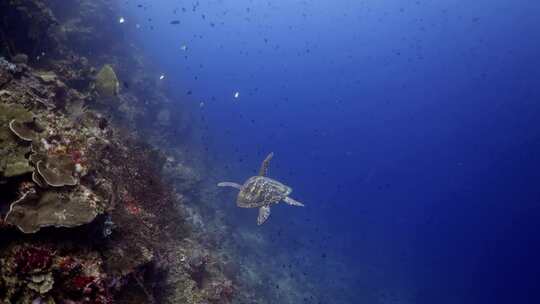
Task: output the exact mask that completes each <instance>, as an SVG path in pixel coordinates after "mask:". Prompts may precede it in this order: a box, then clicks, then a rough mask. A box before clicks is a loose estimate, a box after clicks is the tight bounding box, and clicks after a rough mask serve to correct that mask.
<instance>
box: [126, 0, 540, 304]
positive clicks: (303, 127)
mask: <svg viewBox="0 0 540 304" xmlns="http://www.w3.org/2000/svg"><path fill="white" fill-rule="evenodd" d="M123 7H124V9H125V12H124V13H125V16H127V17H126V22H125V23H124V24H123V26H126V27H132V28H136V31H137V33H138V34H137V39H136V41H134V43H136V44H137V45H139V46H141V47H142V48H144V50H145V52H146V54H147V56H149V57H150V58H153V60H154V62H155V64H156V69H157V70H161V71H162V73H163V74H164V75H165V79H163V80H162V81H164V82H165V83H166V86H167V87H168V88H169V89H170V90H171V91H173V92H174V93H175V94H176V96H178V98H177V99H178V100H177V103H178V106H179V107H183V108H185V109H186V111H189V113H190V115H192V116H193V117H196V118H197V121H198V123H197V128H198V129H197V130H196V132H197V134H198V136H199V137H200V140H201V142H202V143H203V144H204V145H205V147H206V148H207V149H208V151H207V153H208V155H207V157H208V158H209V159H210V160H211V162H212V164H213V168H214V169H215V172H214V173H210V175H213V176H214V177H215V178H216V180H217V181H220V180H229V181H237V182H242V181H244V180H245V179H247V177H249V176H251V175H254V174H255V173H256V172H257V170H258V167H259V164H260V162H261V161H262V159H264V157H265V156H266V154H268V153H269V152H271V151H272V152H274V153H275V157H274V159H273V160H272V164H271V167H270V170H269V175H270V176H271V177H273V178H276V179H278V180H280V181H282V182H284V183H286V184H287V185H290V186H291V187H292V188H293V189H294V191H293V193H292V195H291V196H292V197H294V198H295V199H297V200H299V201H302V202H304V203H305V204H306V207H305V208H293V207H289V206H286V205H284V204H280V205H278V206H276V207H274V208H273V210H272V215H271V217H270V219H269V220H268V222H267V223H266V224H265V225H263V226H261V227H257V226H256V225H255V219H256V211H255V210H245V209H234V208H229V209H228V210H229V212H228V217H229V219H230V223H233V224H234V225H236V226H237V227H238V229H244V230H250V231H251V230H255V231H256V233H258V234H261V235H262V236H264V237H265V238H267V239H270V240H272V244H273V245H272V246H273V250H275V252H271V253H269V257H271V256H272V255H275V256H277V255H279V256H290V259H291V261H292V262H293V263H294V264H295V266H294V267H297V268H296V269H299V271H300V270H301V271H302V272H305V274H304V275H299V276H298V277H297V280H300V281H301V284H300V285H304V283H305V284H308V283H307V282H311V283H309V285H310V286H316V287H317V288H318V289H319V290H324V292H321V294H322V295H319V298H318V299H317V300H314V299H308V300H307V303H319V302H320V303H540V288H539V287H540V283H539V282H540V262H539V257H540V236H539V235H540V234H539V232H540V229H539V228H540V221H539V219H540V128H539V126H540V124H539V122H540V56H539V54H540V25H539V22H540V21H539V20H540V19H538V16H539V14H540V2H539V3H537V2H534V1H525V0H490V1H487V0H478V1H474V2H472V1H450V0H438V1H406V2H405V1H391V0H366V1H352V0H337V1H329V0H328V1H322V0H321V1H247V0H236V1H224V0H221V1H220V0H216V1H173V0H167V1H166V0H162V1H125V4H124V5H123ZM173 20H178V21H179V24H171V21H173ZM184 45H185V46H186V48H185V50H182V46H184ZM158 77H159V75H156V78H158ZM235 92H239V97H238V98H234V93H235ZM201 103H203V106H201ZM220 193H222V195H223V197H222V200H221V201H219V202H215V203H216V208H224V207H223V205H224V204H230V205H231V206H234V194H233V193H232V192H230V191H225V190H223V191H222V192H220ZM231 210H232V211H231ZM245 254H246V255H249V254H250V253H249V252H246V253H245ZM276 271H277V270H276Z"/></svg>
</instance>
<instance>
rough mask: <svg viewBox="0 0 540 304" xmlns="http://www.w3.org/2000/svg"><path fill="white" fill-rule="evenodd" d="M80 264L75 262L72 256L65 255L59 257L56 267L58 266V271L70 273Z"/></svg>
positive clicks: (79, 266)
mask: <svg viewBox="0 0 540 304" xmlns="http://www.w3.org/2000/svg"><path fill="white" fill-rule="evenodd" d="M81 267H82V266H81V264H80V263H79V262H77V261H76V260H75V259H74V258H72V257H70V256H67V257H62V258H60V260H59V262H58V268H60V271H61V272H62V273H63V274H64V275H68V274H71V273H73V272H76V271H77V270H79V269H80V268H81Z"/></svg>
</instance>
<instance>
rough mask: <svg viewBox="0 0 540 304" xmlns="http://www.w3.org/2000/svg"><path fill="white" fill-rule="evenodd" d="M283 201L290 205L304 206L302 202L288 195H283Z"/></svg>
mask: <svg viewBox="0 0 540 304" xmlns="http://www.w3.org/2000/svg"><path fill="white" fill-rule="evenodd" d="M283 201H284V202H285V203H287V204H289V205H291V206H298V207H304V204H302V203H300V202H299V201H296V200H294V199H292V198H290V197H288V196H287V197H285V198H284V199H283Z"/></svg>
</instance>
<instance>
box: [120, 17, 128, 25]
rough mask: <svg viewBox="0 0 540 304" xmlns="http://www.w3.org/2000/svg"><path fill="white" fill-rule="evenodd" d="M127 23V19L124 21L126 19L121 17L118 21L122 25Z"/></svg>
mask: <svg viewBox="0 0 540 304" xmlns="http://www.w3.org/2000/svg"><path fill="white" fill-rule="evenodd" d="M124 22H126V19H124V17H120V19H118V23H120V24H122V23H124Z"/></svg>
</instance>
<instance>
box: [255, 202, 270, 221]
mask: <svg viewBox="0 0 540 304" xmlns="http://www.w3.org/2000/svg"><path fill="white" fill-rule="evenodd" d="M269 216H270V206H262V207H261V208H259V216H258V217H257V225H262V224H263V223H264V222H266V220H267V219H268V217H269Z"/></svg>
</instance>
